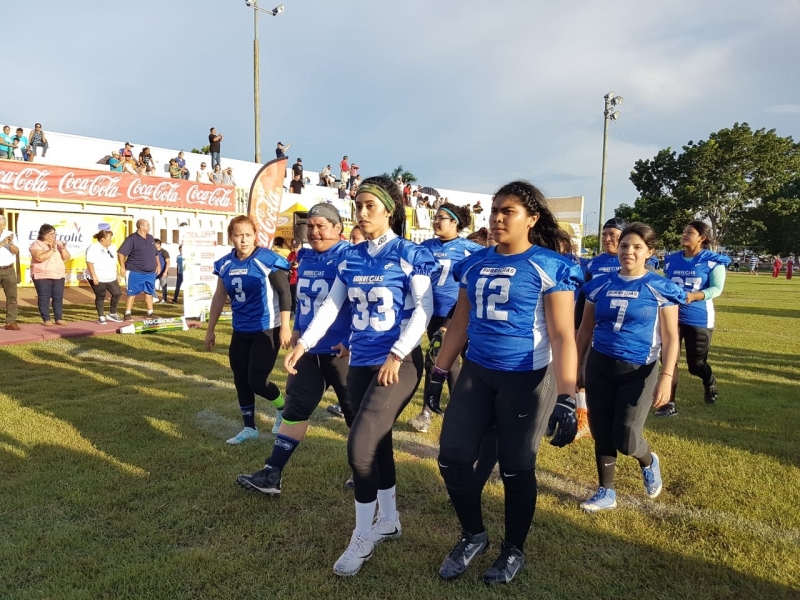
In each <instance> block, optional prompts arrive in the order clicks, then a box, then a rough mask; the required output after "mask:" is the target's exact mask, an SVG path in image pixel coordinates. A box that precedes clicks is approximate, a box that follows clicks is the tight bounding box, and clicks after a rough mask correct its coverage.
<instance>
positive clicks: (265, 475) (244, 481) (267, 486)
mask: <svg viewBox="0 0 800 600" xmlns="http://www.w3.org/2000/svg"><path fill="white" fill-rule="evenodd" d="M236 483H237V484H238V485H239V486H241V487H243V488H244V489H246V490H252V491H254V492H261V493H262V494H267V495H268V496H280V495H281V470H280V469H278V468H277V467H273V466H271V465H264V468H263V469H261V470H260V471H256V472H255V473H253V474H252V475H239V476H238V477H237V478H236Z"/></svg>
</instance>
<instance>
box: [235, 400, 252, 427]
mask: <svg viewBox="0 0 800 600" xmlns="http://www.w3.org/2000/svg"><path fill="white" fill-rule="evenodd" d="M239 409H240V410H241V411H242V420H243V421H244V426H245V427H252V428H253V429H255V428H256V405H255V404H251V405H250V406H240V407H239Z"/></svg>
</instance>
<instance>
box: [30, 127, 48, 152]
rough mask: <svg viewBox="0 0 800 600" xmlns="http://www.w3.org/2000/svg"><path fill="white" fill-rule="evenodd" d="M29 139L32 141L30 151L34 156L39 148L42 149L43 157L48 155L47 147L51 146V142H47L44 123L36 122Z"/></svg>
mask: <svg viewBox="0 0 800 600" xmlns="http://www.w3.org/2000/svg"><path fill="white" fill-rule="evenodd" d="M28 140H29V141H30V151H31V153H32V154H33V156H36V154H37V150H36V149H37V148H41V149H42V158H44V157H45V156H47V149H48V148H49V147H50V144H49V143H48V142H47V136H46V135H45V134H44V130H42V124H41V123H36V124H35V125H34V126H33V129H31V132H30V133H29V134H28Z"/></svg>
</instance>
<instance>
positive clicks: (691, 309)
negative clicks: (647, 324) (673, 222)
mask: <svg viewBox="0 0 800 600" xmlns="http://www.w3.org/2000/svg"><path fill="white" fill-rule="evenodd" d="M730 262H731V259H730V257H729V256H725V255H723V254H717V253H716V252H712V251H711V250H701V251H700V253H699V254H698V255H697V256H692V257H690V258H686V257H685V256H684V255H683V251H678V252H673V253H672V254H670V255H668V256H667V257H666V258H665V259H664V275H666V276H667V277H669V278H670V279H671V280H672V281H674V282H675V283H676V284H678V286H680V287H682V288H683V289H684V290H686V291H687V292H700V291H702V290H704V289H705V288H707V287H708V284H709V281H708V280H709V276H710V275H711V271H713V270H714V267H716V266H717V265H722V266H724V267H727V266H728V265H729V264H730ZM678 320H679V321H680V322H681V323H683V324H685V325H691V326H692V327H707V328H708V329H713V328H714V321H715V313H714V301H713V300H711V299H709V300H698V301H696V302H692V303H691V304H685V305H682V306H681V307H680V317H679V318H678Z"/></svg>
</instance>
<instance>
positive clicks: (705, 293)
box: [656, 221, 731, 417]
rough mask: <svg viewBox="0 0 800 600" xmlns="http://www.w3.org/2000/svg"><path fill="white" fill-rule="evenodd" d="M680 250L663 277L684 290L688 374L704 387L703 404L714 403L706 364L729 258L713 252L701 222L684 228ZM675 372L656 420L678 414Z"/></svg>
mask: <svg viewBox="0 0 800 600" xmlns="http://www.w3.org/2000/svg"><path fill="white" fill-rule="evenodd" d="M681 246H683V251H680V250H679V251H678V252H674V253H673V254H670V255H669V256H667V257H666V259H665V261H664V274H665V275H666V276H667V277H669V278H670V279H671V280H672V281H674V282H675V283H677V284H678V285H679V286H680V287H682V288H683V289H684V290H686V301H687V304H685V305H682V306H681V307H680V310H679V313H678V329H679V331H680V337H681V339H682V340H683V342H684V344H685V345H686V364H687V366H688V367H689V373H691V374H692V375H694V376H695V377H699V378H700V379H701V380H702V381H703V387H704V388H705V401H706V404H713V403H714V402H716V401H717V379H716V377H714V374H713V373H712V371H711V367H710V366H709V364H708V349H709V347H710V346H711V334H712V333H714V320H715V318H714V317H715V314H714V300H713V299H714V298H716V297H717V296H719V295H720V294H721V293H722V289H723V288H724V287H725V271H726V269H727V268H728V265H729V264H730V262H731V259H730V257H729V256H725V255H724V254H717V253H716V252H712V251H711V250H710V248H711V228H710V227H709V226H708V224H706V223H704V222H703V221H692V222H691V223H689V224H688V225H687V226H686V227H684V228H683V234H682V235H681ZM677 387H678V372H677V370H676V371H675V378H674V379H673V380H672V393H671V395H670V401H669V402H668V403H667V404H665V405H664V406H662V407H661V408H660V409H659V410H658V411H656V416H658V417H671V416H672V415H675V414H677V412H678V409H677V407H676V404H675V391H676V389H677Z"/></svg>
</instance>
